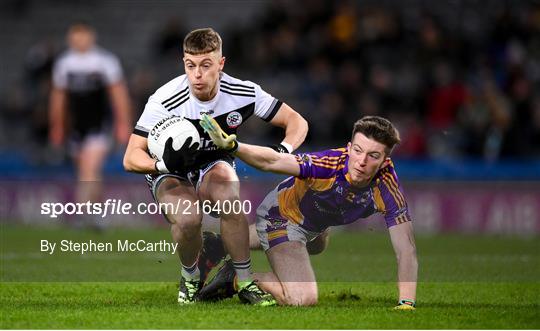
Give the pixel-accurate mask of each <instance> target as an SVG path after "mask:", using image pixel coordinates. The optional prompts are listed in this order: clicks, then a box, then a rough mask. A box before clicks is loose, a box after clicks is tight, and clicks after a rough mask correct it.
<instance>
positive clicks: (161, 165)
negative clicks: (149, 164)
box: [154, 160, 170, 174]
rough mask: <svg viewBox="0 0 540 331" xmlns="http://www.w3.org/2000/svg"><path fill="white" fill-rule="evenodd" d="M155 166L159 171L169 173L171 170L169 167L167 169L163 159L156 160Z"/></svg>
mask: <svg viewBox="0 0 540 331" xmlns="http://www.w3.org/2000/svg"><path fill="white" fill-rule="evenodd" d="M154 167H155V168H156V170H157V171H158V172H159V173H162V174H168V173H169V172H170V171H169V169H167V166H166V165H165V162H164V161H163V160H159V161H156V163H155V164H154Z"/></svg>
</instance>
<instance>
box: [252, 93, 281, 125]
mask: <svg viewBox="0 0 540 331" xmlns="http://www.w3.org/2000/svg"><path fill="white" fill-rule="evenodd" d="M282 104H283V102H281V101H279V100H278V99H276V98H274V97H273V96H271V95H270V94H269V93H268V92H266V91H264V90H263V89H262V88H261V87H260V86H259V85H257V84H255V112H254V113H255V115H256V116H258V117H260V118H262V119H263V120H265V121H267V122H270V121H271V120H272V119H273V118H274V116H276V113H277V112H278V110H279V108H280V107H281V105H282Z"/></svg>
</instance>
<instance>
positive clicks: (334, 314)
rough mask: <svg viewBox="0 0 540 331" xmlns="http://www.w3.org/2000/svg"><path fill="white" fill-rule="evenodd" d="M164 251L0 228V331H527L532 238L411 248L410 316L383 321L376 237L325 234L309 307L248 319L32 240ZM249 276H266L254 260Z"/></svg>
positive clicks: (384, 297)
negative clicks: (416, 267) (182, 301)
mask: <svg viewBox="0 0 540 331" xmlns="http://www.w3.org/2000/svg"><path fill="white" fill-rule="evenodd" d="M43 238H46V239H49V240H59V239H73V240H88V239H93V240H100V241H107V240H115V239H118V238H121V239H148V240H159V239H164V238H165V239H168V238H169V235H168V233H167V230H165V229H144V230H124V229H123V230H113V231H109V232H106V233H105V234H99V235H98V234H95V233H91V232H88V231H74V230H66V229H31V228H21V227H11V226H9V227H8V226H2V229H1V238H0V239H1V242H0V249H1V255H0V257H1V260H0V263H1V279H2V284H1V285H0V328H2V329H13V328H30V329H31V328H44V329H51V328H54V329H66V328H70V329H73V328H74V329H82V328H85V329H88V328H92V329H101V328H107V329H111V328H112V329H116V328H121V329H125V328H127V329H133V328H139V329H144V328H152V329H185V328H189V329H198V328H204V329H230V328H234V329H267V328H268V329H298V328H310V329H360V328H372V329H380V328H383V329H388V328H390V329H391V328H399V329H413V328H414V329H416V328H427V329H432V328H437V329H440V328H458V329H459V328H473V329H475V328H488V329H491V328H495V329H501V328H506V329H507V328H516V329H531V328H532V329H538V328H540V321H539V319H538V315H539V313H540V309H539V308H540V256H539V255H540V253H539V252H540V244H539V241H538V238H529V239H519V238H502V237H477V236H458V235H446V236H431V237H426V236H419V237H418V238H417V246H418V252H419V261H420V266H421V268H420V280H421V282H420V283H419V285H418V309H417V310H416V311H412V312H411V311H394V310H392V309H391V308H392V307H393V305H394V304H395V302H396V295H397V291H396V285H395V272H396V266H395V257H394V256H393V252H392V248H391V246H390V244H389V241H388V238H387V235H384V234H379V233H334V234H332V239H331V243H330V247H329V249H328V251H327V252H325V253H324V254H322V255H320V256H315V257H313V265H314V267H315V270H316V273H317V278H318V279H319V280H320V283H319V292H320V298H319V304H318V305H317V306H315V307H271V308H257V307H251V306H244V305H241V304H240V303H239V301H238V299H236V298H233V299H230V300H226V301H223V302H220V303H215V304H196V305H193V306H187V307H186V306H182V307H179V306H178V305H177V304H176V291H177V284H176V279H177V277H178V270H177V258H176V257H175V256H173V255H170V254H169V255H168V254H158V253H144V254H141V253H138V254H136V253H134V254H125V253H124V254H112V253H107V254H105V253H100V254H99V253H98V254H87V255H85V256H84V257H82V256H80V255H78V254H67V253H64V254H55V255H53V256H46V255H45V254H43V253H39V240H40V239H43ZM253 261H254V269H256V270H268V266H267V263H266V261H265V257H264V255H263V254H262V253H260V252H254V253H253Z"/></svg>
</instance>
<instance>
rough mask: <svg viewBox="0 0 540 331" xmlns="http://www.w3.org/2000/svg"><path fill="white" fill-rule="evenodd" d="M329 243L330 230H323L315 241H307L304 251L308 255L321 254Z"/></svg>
mask: <svg viewBox="0 0 540 331" xmlns="http://www.w3.org/2000/svg"><path fill="white" fill-rule="evenodd" d="M329 241H330V228H328V229H326V230H324V231H323V232H322V233H321V234H320V235H318V236H317V237H316V238H315V239H313V240H311V241H308V242H307V243H306V249H307V251H308V253H309V255H317V254H321V253H322V252H324V251H325V250H326V247H328V242H329Z"/></svg>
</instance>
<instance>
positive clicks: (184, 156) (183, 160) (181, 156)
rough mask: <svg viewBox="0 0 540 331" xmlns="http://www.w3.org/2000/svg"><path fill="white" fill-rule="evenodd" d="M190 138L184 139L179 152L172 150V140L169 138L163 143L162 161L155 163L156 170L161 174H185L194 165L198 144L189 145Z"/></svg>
mask: <svg viewBox="0 0 540 331" xmlns="http://www.w3.org/2000/svg"><path fill="white" fill-rule="evenodd" d="M191 142H192V138H191V137H189V138H187V139H186V141H185V142H184V144H183V145H182V147H180V149H179V150H175V149H174V148H173V138H172V137H170V138H169V139H167V141H166V142H165V149H164V150H163V160H160V161H157V162H156V164H155V165H156V170H157V171H159V172H161V173H168V172H173V173H185V172H187V171H188V170H189V168H190V167H191V166H193V164H194V163H195V158H196V156H197V149H199V142H198V141H197V142H194V143H193V145H192V144H191Z"/></svg>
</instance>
